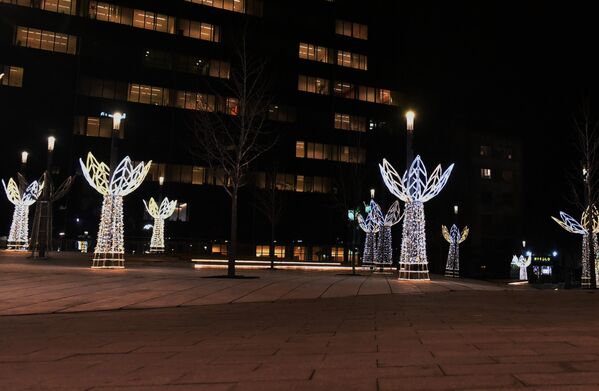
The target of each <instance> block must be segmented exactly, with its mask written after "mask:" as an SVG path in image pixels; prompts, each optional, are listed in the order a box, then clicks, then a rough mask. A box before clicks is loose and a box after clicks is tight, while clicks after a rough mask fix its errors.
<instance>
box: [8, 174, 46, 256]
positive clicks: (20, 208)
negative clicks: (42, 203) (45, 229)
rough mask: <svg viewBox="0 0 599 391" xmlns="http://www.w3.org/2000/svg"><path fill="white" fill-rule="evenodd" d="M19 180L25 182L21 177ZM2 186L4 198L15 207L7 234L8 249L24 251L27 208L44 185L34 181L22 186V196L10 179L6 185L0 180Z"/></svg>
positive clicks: (27, 224) (26, 245) (26, 243)
mask: <svg viewBox="0 0 599 391" xmlns="http://www.w3.org/2000/svg"><path fill="white" fill-rule="evenodd" d="M19 180H20V181H21V182H25V179H24V178H23V177H21V176H20V177H19ZM2 186H4V191H5V192H6V197H7V198H8V200H9V201H10V202H11V203H12V204H13V205H14V206H15V211H14V213H13V215H12V222H11V224H10V232H9V234H8V249H9V250H20V251H26V250H27V249H28V247H29V207H30V206H31V205H33V204H34V203H35V201H37V199H38V198H39V196H40V194H41V193H42V189H43V188H44V184H43V182H42V183H40V181H34V182H32V183H31V184H30V185H28V186H27V185H25V186H23V187H24V188H25V191H24V192H23V193H22V194H21V190H19V186H18V185H17V183H16V182H15V181H14V179H12V178H10V179H9V180H8V185H7V184H6V183H5V182H4V180H2Z"/></svg>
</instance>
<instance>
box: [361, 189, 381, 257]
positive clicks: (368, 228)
mask: <svg viewBox="0 0 599 391" xmlns="http://www.w3.org/2000/svg"><path fill="white" fill-rule="evenodd" d="M383 223H384V218H383V212H382V211H381V208H380V207H379V205H378V204H377V203H376V202H374V200H370V211H369V212H368V215H366V219H364V218H363V217H362V215H361V214H358V224H359V225H360V228H362V230H363V231H364V232H366V239H365V241H364V253H363V254H362V264H365V265H372V264H374V263H375V251H376V248H377V239H376V235H377V233H378V232H379V230H380V228H381V226H382V225H383Z"/></svg>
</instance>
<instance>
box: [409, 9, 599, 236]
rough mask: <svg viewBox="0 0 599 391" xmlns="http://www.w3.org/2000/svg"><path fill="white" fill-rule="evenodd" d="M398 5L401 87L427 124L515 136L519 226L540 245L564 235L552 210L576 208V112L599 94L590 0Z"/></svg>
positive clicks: (437, 127) (593, 22) (595, 36)
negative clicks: (519, 146) (585, 0)
mask: <svg viewBox="0 0 599 391" xmlns="http://www.w3.org/2000/svg"><path fill="white" fill-rule="evenodd" d="M399 8H400V9H401V10H402V15H401V18H400V19H401V26H400V27H399V28H400V37H401V38H400V41H401V42H400V48H401V50H400V52H401V54H400V56H401V57H400V59H401V61H402V64H403V66H402V70H403V74H402V80H403V85H404V86H405V87H406V88H407V89H408V90H409V91H410V93H411V95H412V99H414V100H415V101H417V102H418V105H419V106H423V107H422V108H423V109H424V110H425V111H426V112H427V115H431V116H432V117H433V118H431V119H430V120H429V121H427V125H428V126H430V127H433V128H435V129H443V131H452V130H459V129H462V130H474V131H493V132H497V133H507V134H514V135H518V136H520V137H521V138H522V141H523V147H524V181H525V187H524V189H525V217H526V224H525V227H524V232H525V233H526V235H527V237H528V238H530V240H533V241H536V242H537V244H538V245H539V246H543V247H546V246H552V245H553V243H554V242H555V241H556V240H557V241H558V243H555V244H557V245H559V244H560V243H559V241H560V240H561V237H562V235H566V234H565V233H562V232H560V231H559V229H557V225H555V223H553V222H551V220H550V219H549V216H550V214H557V212H558V211H559V210H565V211H571V212H572V214H573V215H574V216H577V215H579V214H580V211H578V210H576V209H575V207H574V206H573V205H571V204H569V203H568V202H567V200H566V197H567V196H569V194H570V193H569V192H570V190H569V188H568V184H567V177H568V171H570V172H571V171H572V170H573V169H574V162H576V161H577V159H578V158H577V156H576V155H575V154H574V151H573V150H574V145H573V142H574V141H573V140H574V137H573V136H574V129H573V118H574V116H575V115H576V113H577V110H578V109H579V107H580V105H581V102H583V101H584V100H590V102H591V106H592V105H593V102H594V100H599V97H598V96H597V94H596V92H597V88H596V86H597V85H596V79H597V76H596V74H597V73H598V72H599V62H598V61H597V60H596V59H595V57H597V54H598V53H597V51H598V50H597V42H596V39H597V37H599V34H598V33H599V31H598V27H597V24H596V19H597V18H596V15H595V13H594V12H593V10H592V7H591V5H587V4H584V5H583V4H582V3H581V4H576V3H572V2H568V3H557V4H552V3H550V2H529V1H477V2H460V1H457V2H456V1H452V2H430V1H414V2H402V4H401V6H400V7H399ZM595 113H599V111H598V110H597V109H595ZM566 240H568V239H566Z"/></svg>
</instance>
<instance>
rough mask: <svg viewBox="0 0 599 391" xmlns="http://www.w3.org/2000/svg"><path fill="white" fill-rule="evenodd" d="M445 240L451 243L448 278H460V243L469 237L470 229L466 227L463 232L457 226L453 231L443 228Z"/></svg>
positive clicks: (452, 227) (446, 266)
mask: <svg viewBox="0 0 599 391" xmlns="http://www.w3.org/2000/svg"><path fill="white" fill-rule="evenodd" d="M441 232H442V234H443V238H445V240H446V241H447V243H449V253H448V254H447V264H446V265H445V276H446V277H459V276H460V243H462V242H463V241H464V240H466V238H467V237H468V233H469V232H470V229H469V228H468V227H465V228H464V230H463V231H462V232H460V229H459V228H458V226H457V225H455V224H454V225H452V226H451V229H449V230H448V229H447V227H446V226H444V225H443V226H441Z"/></svg>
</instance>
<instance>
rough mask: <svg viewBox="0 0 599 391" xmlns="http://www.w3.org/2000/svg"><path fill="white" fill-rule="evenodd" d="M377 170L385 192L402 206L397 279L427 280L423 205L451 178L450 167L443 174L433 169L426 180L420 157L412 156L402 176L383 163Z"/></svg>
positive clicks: (425, 172)
mask: <svg viewBox="0 0 599 391" xmlns="http://www.w3.org/2000/svg"><path fill="white" fill-rule="evenodd" d="M379 168H380V171H381V175H382V177H383V181H384V182H385V185H386V186H387V188H388V189H389V191H390V192H391V193H392V194H393V195H395V196H396V197H397V198H399V199H400V200H402V201H404V202H405V203H406V205H405V218H404V222H403V232H402V243H401V256H400V261H399V279H400V280H428V279H429V273H428V261H427V257H426V233H425V219H424V203H425V202H426V201H429V200H430V199H432V198H433V197H435V196H436V195H438V194H439V193H440V192H441V190H442V189H443V187H444V186H445V184H446V183H447V180H448V179H449V176H450V175H451V171H452V170H453V164H452V165H451V166H449V168H448V169H447V170H446V171H445V172H442V169H441V166H440V165H439V166H437V167H436V168H435V170H434V171H433V173H432V174H431V175H430V176H429V175H428V174H427V171H426V167H425V166H424V163H423V162H422V160H421V159H420V156H416V158H415V159H414V161H413V162H412V164H411V166H410V168H409V169H408V170H406V172H405V173H404V175H403V176H400V175H399V174H398V173H397V171H396V170H395V169H394V168H393V166H391V164H389V162H388V161H387V160H386V159H383V164H379Z"/></svg>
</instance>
